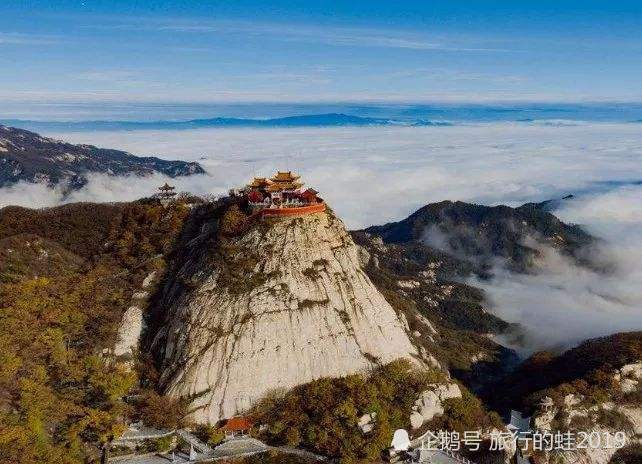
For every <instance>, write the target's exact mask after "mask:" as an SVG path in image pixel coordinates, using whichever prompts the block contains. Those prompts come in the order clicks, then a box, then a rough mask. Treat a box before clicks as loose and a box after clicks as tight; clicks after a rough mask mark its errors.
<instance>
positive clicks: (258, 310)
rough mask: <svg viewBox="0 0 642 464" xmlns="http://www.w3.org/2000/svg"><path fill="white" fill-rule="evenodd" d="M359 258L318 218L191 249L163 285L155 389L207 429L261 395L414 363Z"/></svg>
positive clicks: (335, 228) (340, 232) (268, 225)
mask: <svg viewBox="0 0 642 464" xmlns="http://www.w3.org/2000/svg"><path fill="white" fill-rule="evenodd" d="M212 227H213V228H214V227H215V226H212ZM207 233H208V232H204V234H207ZM212 233H213V234H216V233H215V232H212ZM360 258H361V259H362V258H363V257H360V253H359V250H358V248H357V246H355V244H354V243H353V241H352V239H351V238H350V236H349V235H348V233H347V232H346V231H345V228H344V226H343V224H342V223H341V221H340V220H338V219H337V218H336V217H335V216H334V215H333V214H332V213H331V212H330V211H327V212H323V213H315V214H310V215H305V216H300V217H289V218H278V219H265V220H263V221H260V222H259V223H258V224H255V226H253V227H252V228H250V229H249V230H248V231H246V232H245V233H244V234H243V235H242V236H238V237H228V238H224V237H219V239H217V240H216V241H215V243H213V244H212V246H211V247H210V248H202V249H195V250H194V251H193V253H192V255H191V257H190V258H188V259H186V261H185V262H184V263H183V264H182V267H181V268H180V269H179V270H178V271H177V275H176V277H175V278H174V279H173V282H172V283H170V284H169V285H168V286H167V287H166V289H165V299H166V300H165V301H166V302H165V305H166V309H165V310H166V322H165V324H164V325H163V326H162V327H161V328H160V330H159V332H158V334H157V336H156V337H155V342H154V345H155V346H156V348H157V350H159V351H160V353H161V371H162V373H161V384H162V387H163V388H164V390H165V392H166V393H168V394H170V395H173V396H181V397H190V398H192V399H193V400H192V407H193V411H194V412H193V414H192V415H193V419H195V420H196V421H198V422H216V421H217V420H219V419H222V418H225V417H230V416H232V415H234V414H237V413H239V412H242V411H243V410H245V409H246V408H248V407H249V406H250V405H251V404H252V403H253V402H254V401H256V400H257V399H259V398H260V397H262V396H264V395H265V394H266V393H268V392H269V391H270V390H274V389H279V388H291V387H293V386H295V385H298V384H302V383H305V382H309V381H311V380H314V379H317V378H320V377H324V376H342V375H346V374H349V373H353V372H357V371H360V370H362V369H366V368H369V367H371V366H373V365H375V364H377V363H385V362H389V361H392V360H394V359H397V358H408V359H411V360H414V361H415V362H421V361H417V359H418V353H417V350H416V349H415V347H414V346H413V344H412V343H411V342H410V340H409V338H408V336H407V335H406V327H404V321H402V320H401V319H399V317H398V316H397V314H396V313H395V311H394V310H393V308H392V307H391V306H390V304H388V302H387V301H386V299H385V298H384V297H383V295H382V294H381V293H380V292H379V291H378V290H377V289H376V288H375V286H374V285H373V284H372V282H371V281H370V279H369V278H368V276H367V275H366V274H365V272H364V271H363V269H362V267H361V262H360ZM180 282H186V283H187V284H186V285H183V286H182V287H181V285H180Z"/></svg>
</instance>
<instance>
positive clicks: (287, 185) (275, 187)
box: [267, 181, 303, 192]
mask: <svg viewBox="0 0 642 464" xmlns="http://www.w3.org/2000/svg"><path fill="white" fill-rule="evenodd" d="M302 185H303V184H302V183H301V182H287V181H283V182H275V183H273V184H270V185H268V187H267V191H268V192H280V191H281V190H296V189H298V188H301V186H302Z"/></svg>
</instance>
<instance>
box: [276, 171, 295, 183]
mask: <svg viewBox="0 0 642 464" xmlns="http://www.w3.org/2000/svg"><path fill="white" fill-rule="evenodd" d="M299 177H301V176H297V175H296V174H292V171H277V173H276V175H275V176H273V177H272V182H293V181H295V180H297V179H298V178H299Z"/></svg>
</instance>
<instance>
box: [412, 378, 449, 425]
mask: <svg viewBox="0 0 642 464" xmlns="http://www.w3.org/2000/svg"><path fill="white" fill-rule="evenodd" d="M460 397H461V390H460V388H459V385H457V384H456V383H448V384H434V385H430V388H429V389H427V390H425V391H424V392H423V393H422V394H421V395H420V396H419V398H418V399H417V401H416V402H415V405H414V406H413V412H412V414H411V415H410V425H411V427H412V428H413V429H418V428H419V427H421V426H422V425H423V424H424V423H425V422H428V421H430V420H432V419H433V417H435V416H440V415H442V414H443V413H444V406H443V402H444V401H445V400H447V399H450V398H460Z"/></svg>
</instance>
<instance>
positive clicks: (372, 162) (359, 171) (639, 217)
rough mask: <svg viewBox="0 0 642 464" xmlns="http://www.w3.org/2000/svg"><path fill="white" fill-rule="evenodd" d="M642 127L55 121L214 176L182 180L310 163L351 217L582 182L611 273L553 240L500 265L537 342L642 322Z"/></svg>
mask: <svg viewBox="0 0 642 464" xmlns="http://www.w3.org/2000/svg"><path fill="white" fill-rule="evenodd" d="M641 129H642V127H641V126H640V125H639V124H606V123H602V124H597V123H590V124H589V123H573V124H572V125H566V124H554V125H543V124H526V123H492V124H474V125H473V124H471V125H460V126H454V127H362V128H301V129H205V130H191V131H135V132H123V131H119V132H96V133H86V132H72V133H64V134H46V135H51V136H54V137H55V138H60V139H64V140H67V141H71V142H75V143H90V144H93V145H97V146H102V147H110V148H118V149H123V150H127V151H130V152H132V153H134V154H137V155H155V156H160V157H163V158H167V159H184V160H190V161H199V162H200V163H201V164H202V165H203V166H204V167H205V169H206V170H207V171H208V172H209V175H208V176H196V177H188V178H180V179H173V180H171V181H170V182H171V183H173V184H174V185H176V186H177V188H178V189H179V190H188V191H191V192H193V193H196V194H214V195H220V194H224V193H225V192H227V190H228V189H229V188H230V187H234V186H240V185H243V184H244V183H246V182H247V181H248V180H249V179H250V178H251V177H252V176H253V175H261V176H266V175H270V174H271V173H272V172H274V171H275V170H277V169H281V170H283V169H288V170H293V171H297V172H298V173H300V174H302V176H303V180H304V181H305V182H307V184H309V185H311V186H314V187H315V188H316V189H317V190H319V191H320V192H321V194H322V196H323V197H324V198H325V199H326V200H327V201H328V203H329V204H330V205H331V206H332V208H333V209H334V210H335V211H336V212H337V213H338V214H339V215H340V216H341V217H342V218H343V220H344V221H345V222H346V224H347V225H348V227H350V228H360V227H365V226H368V225H372V224H381V223H385V222H389V221H395V220H399V219H402V218H404V217H406V216H407V215H408V214H410V213H411V212H413V211H414V210H416V209H417V208H419V207H421V206H423V205H424V204H426V203H430V202H436V201H441V200H446V199H450V200H463V201H470V202H478V203H483V204H499V203H504V204H509V205H518V204H521V203H524V202H528V201H541V200H545V199H549V198H557V197H561V196H564V195H566V194H569V193H573V194H576V195H577V197H576V199H574V200H573V201H569V202H565V203H564V206H563V207H562V209H561V210H559V211H557V212H556V214H557V215H558V216H559V217H560V218H562V219H563V220H565V221H570V222H574V223H579V224H582V225H584V226H585V227H586V228H587V229H588V230H589V231H590V232H591V233H593V234H595V235H597V236H599V237H602V238H604V245H603V246H602V247H601V249H600V251H599V252H600V254H601V255H603V257H605V259H608V260H611V261H613V262H615V263H617V266H616V269H615V271H614V272H613V274H610V275H608V276H605V275H603V274H599V273H595V272H592V271H588V270H585V269H580V268H578V267H577V266H576V265H574V264H573V263H571V262H569V261H567V260H565V259H564V258H563V257H561V256H559V255H557V254H555V253H554V252H553V251H552V250H548V251H547V252H546V254H545V256H546V260H545V261H544V263H543V265H542V268H541V271H540V272H539V273H538V274H536V275H528V276H525V275H516V274H512V273H509V272H506V271H503V270H502V269H498V270H497V273H496V277H495V278H494V279H493V280H492V281H490V282H477V284H478V285H481V286H483V287H484V289H485V290H486V291H487V292H488V295H489V299H490V301H492V303H493V311H494V312H496V313H497V314H498V315H499V316H501V317H503V318H505V319H506V320H508V321H511V322H520V323H522V324H523V325H524V327H525V328H526V329H527V333H528V334H529V335H528V340H527V341H528V346H527V348H526V351H532V350H534V349H540V348H548V347H556V346H568V345H572V344H575V343H577V342H578V341H580V340H583V339H585V338H588V337H593V336H599V335H605V334H609V333H613V332H616V331H623V330H635V329H637V330H642V290H641V289H642V206H641V205H642V185H640V184H639V182H640V181H641V180H642V130H641ZM165 180H166V179H165V178H163V177H162V176H153V177H149V178H127V177H125V178H115V177H108V176H103V175H94V176H91V178H90V182H89V184H88V185H87V186H86V187H85V188H84V189H82V190H80V191H78V192H75V193H73V194H72V195H71V196H70V197H68V198H66V199H64V201H122V200H131V199H135V198H139V197H142V196H147V195H149V194H151V193H153V192H154V191H155V189H156V187H157V186H158V185H160V184H161V183H162V182H164V181H165ZM61 201H63V196H62V192H61V191H59V190H51V189H47V188H46V187H43V186H41V185H31V184H29V185H27V184H18V185H15V186H13V187H10V188H5V189H1V190H0V206H2V205H7V204H20V205H25V206H38V207H40V206H51V205H55V204H57V203H59V202H61Z"/></svg>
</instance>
